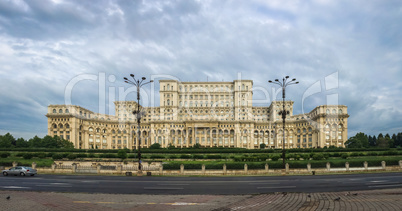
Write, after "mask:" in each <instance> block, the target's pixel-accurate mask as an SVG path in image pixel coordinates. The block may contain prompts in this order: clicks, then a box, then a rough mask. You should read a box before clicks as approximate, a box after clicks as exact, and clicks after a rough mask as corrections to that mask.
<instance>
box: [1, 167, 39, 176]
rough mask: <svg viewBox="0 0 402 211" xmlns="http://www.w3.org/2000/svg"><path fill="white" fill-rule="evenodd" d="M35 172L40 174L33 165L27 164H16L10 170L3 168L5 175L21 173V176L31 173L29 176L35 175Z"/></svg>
mask: <svg viewBox="0 0 402 211" xmlns="http://www.w3.org/2000/svg"><path fill="white" fill-rule="evenodd" d="M35 174H38V173H37V171H36V169H33V168H31V167H27V166H16V167H12V168H10V169H8V170H3V175H4V176H8V175H14V176H16V175H21V176H25V175H29V176H34V175H35Z"/></svg>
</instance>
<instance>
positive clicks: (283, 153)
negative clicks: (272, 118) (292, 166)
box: [268, 76, 299, 169]
mask: <svg viewBox="0 0 402 211" xmlns="http://www.w3.org/2000/svg"><path fill="white" fill-rule="evenodd" d="M288 79H289V76H286V77H284V78H283V79H282V81H280V80H278V79H275V81H271V80H269V81H268V83H274V84H278V85H279V86H280V87H282V102H283V103H282V111H280V112H279V115H282V121H283V140H282V160H283V169H285V168H286V166H285V165H286V164H285V158H286V157H285V121H286V114H289V111H287V112H286V110H285V89H286V87H287V86H289V85H293V84H298V83H299V82H298V81H296V78H293V79H292V80H290V81H288Z"/></svg>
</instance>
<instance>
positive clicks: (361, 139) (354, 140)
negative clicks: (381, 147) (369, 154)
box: [345, 133, 369, 148]
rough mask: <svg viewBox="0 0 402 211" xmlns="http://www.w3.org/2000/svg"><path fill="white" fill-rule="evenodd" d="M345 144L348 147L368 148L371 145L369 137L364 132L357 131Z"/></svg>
mask: <svg viewBox="0 0 402 211" xmlns="http://www.w3.org/2000/svg"><path fill="white" fill-rule="evenodd" d="M345 146H346V147H347V148H363V147H366V148H367V147H368V146H369V141H368V137H367V135H365V134H364V133H357V134H356V135H355V136H353V137H350V138H349V139H348V140H347V141H346V142H345Z"/></svg>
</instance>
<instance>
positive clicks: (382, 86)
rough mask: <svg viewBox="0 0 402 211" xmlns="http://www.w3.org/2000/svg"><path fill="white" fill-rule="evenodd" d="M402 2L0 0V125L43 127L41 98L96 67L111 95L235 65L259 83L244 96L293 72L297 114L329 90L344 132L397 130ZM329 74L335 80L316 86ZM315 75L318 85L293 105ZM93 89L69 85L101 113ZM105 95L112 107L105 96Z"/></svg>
mask: <svg viewBox="0 0 402 211" xmlns="http://www.w3.org/2000/svg"><path fill="white" fill-rule="evenodd" d="M401 8H402V4H401V3H400V2H399V1H386V2H385V1H372V2H367V1H353V2H351V1H346V0H345V1H330V0H325V1H324V0H315V1H300V2H297V1H279V0H278V1H262V0H261V1H259V0H253V1H186V0H175V1H162V0H161V1H139V0H138V1H108V0H102V1H96V3H94V2H92V1H63V0H57V1H56V0H54V1H50V0H49V1H23V0H20V1H2V2H0V55H1V56H0V82H1V86H0V91H1V92H0V99H1V102H0V119H1V120H2V121H1V122H0V133H5V132H7V131H10V132H13V133H14V134H15V135H16V136H17V137H18V136H24V137H26V138H28V137H30V136H32V134H46V128H47V121H46V117H44V115H45V113H46V107H47V105H49V104H64V103H65V99H64V97H65V96H64V94H65V89H66V87H67V84H68V83H69V82H71V81H72V80H74V79H75V78H77V77H79V76H80V75H83V74H87V75H93V76H95V77H99V76H100V75H101V74H105V76H106V88H105V89H106V90H105V91H106V94H107V95H109V94H110V93H109V92H112V91H113V90H115V93H116V99H118V97H119V96H118V95H117V94H118V89H119V87H124V89H125V90H126V89H128V88H129V86H126V85H125V84H124V83H123V80H122V78H123V77H124V76H127V75H128V74H130V73H135V74H137V75H141V76H142V75H144V76H147V77H151V75H153V76H155V77H157V78H158V79H162V78H171V77H174V78H177V79H179V80H182V81H206V80H207V77H208V80H209V81H222V80H225V81H232V80H235V79H238V78H237V77H238V74H241V77H242V79H251V80H254V87H256V88H258V89H259V91H258V90H257V91H255V92H254V99H255V100H264V99H272V98H279V97H280V95H278V96H272V95H273V93H272V88H274V87H273V86H272V85H271V84H268V83H267V81H268V80H272V79H275V78H281V77H283V76H285V75H290V76H291V77H296V78H297V79H298V80H299V81H300V84H299V85H295V86H291V87H289V89H288V90H287V97H288V98H290V99H292V100H294V101H295V112H296V113H301V112H302V106H303V107H304V111H309V110H311V109H313V108H314V107H315V106H318V105H320V104H325V103H326V102H327V97H328V96H329V95H332V94H336V95H337V96H338V101H339V103H340V104H344V105H347V106H348V107H349V109H348V110H349V113H350V118H349V130H350V132H349V136H350V135H354V134H355V133H356V132H360V131H362V132H366V133H369V134H378V133H379V132H383V133H387V132H389V133H394V132H399V131H401V127H400V125H402V119H401V118H400V117H401V116H402V115H401V113H402V109H401V108H402V101H401V99H400V97H399V95H400V93H401V90H402V87H401V85H400V83H399V80H400V78H402V71H401V67H402V59H401V58H402V55H401V54H402V53H401V52H402V49H401V48H402V43H401V37H402V36H401V32H402V27H401V23H400V21H399V20H401V18H402V17H401V16H402V14H401V13H400V10H401ZM333 73H338V76H339V78H338V81H337V84H338V85H339V86H338V87H335V89H331V90H327V89H326V87H325V85H326V84H325V78H326V77H327V76H329V75H331V74H333ZM109 76H114V77H115V78H116V79H115V80H109V78H108V77H109ZM317 82H320V84H321V85H322V86H321V87H320V92H319V93H317V94H314V95H311V96H309V97H307V98H306V99H305V102H304V105H301V101H302V96H303V94H304V93H305V92H306V91H307V90H308V89H309V88H310V87H311V86H312V85H313V84H315V83H317ZM155 88H156V89H158V83H155ZM321 88H322V89H321ZM150 89H151V88H150V87H147V88H146V91H147V92H148V93H149V92H150ZM260 89H266V90H267V91H266V92H263V91H261V90H260ZM266 93H268V94H269V96H266ZM100 97H101V96H100V93H99V81H93V80H83V81H80V82H79V83H77V85H76V86H74V88H73V90H72V103H73V104H78V105H80V106H83V107H85V108H88V109H91V110H93V111H95V112H103V111H101V109H102V108H101V107H99V99H100ZM126 98H127V99H128V100H133V99H134V97H133V96H132V94H129V95H128V96H126ZM101 99H102V98H101ZM105 101H106V102H105V105H106V113H111V114H113V104H112V103H113V102H112V101H113V99H109V97H108V96H106V98H105ZM154 101H155V103H156V104H155V105H156V106H157V105H159V95H158V93H155V97H154ZM268 103H269V102H267V101H262V103H259V104H257V105H258V106H263V105H267V104H268ZM109 110H111V112H109Z"/></svg>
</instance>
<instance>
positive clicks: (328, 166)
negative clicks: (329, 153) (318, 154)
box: [327, 162, 331, 171]
mask: <svg viewBox="0 0 402 211" xmlns="http://www.w3.org/2000/svg"><path fill="white" fill-rule="evenodd" d="M330 170H331V164H330V163H329V162H327V171H330Z"/></svg>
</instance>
